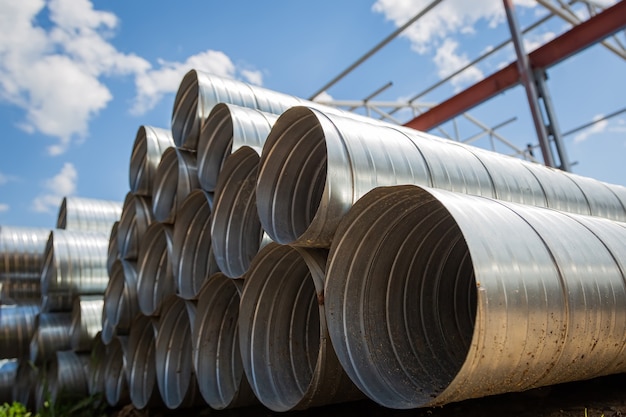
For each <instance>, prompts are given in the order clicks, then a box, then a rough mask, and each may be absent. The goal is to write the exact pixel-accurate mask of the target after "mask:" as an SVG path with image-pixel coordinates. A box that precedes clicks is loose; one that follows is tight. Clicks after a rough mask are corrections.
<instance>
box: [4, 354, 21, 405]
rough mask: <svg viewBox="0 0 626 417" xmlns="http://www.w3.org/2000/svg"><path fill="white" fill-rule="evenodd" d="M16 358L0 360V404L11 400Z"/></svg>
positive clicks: (16, 363)
mask: <svg viewBox="0 0 626 417" xmlns="http://www.w3.org/2000/svg"><path fill="white" fill-rule="evenodd" d="M17 366H18V362H17V359H11V360H7V361H3V360H0V404H4V403H8V404H11V403H12V402H13V386H14V385H15V381H16V376H17Z"/></svg>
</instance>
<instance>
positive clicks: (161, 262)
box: [137, 223, 176, 316]
mask: <svg viewBox="0 0 626 417" xmlns="http://www.w3.org/2000/svg"><path fill="white" fill-rule="evenodd" d="M171 252H172V226H171V225H167V224H162V223H153V224H152V225H150V227H149V228H148V230H147V231H146V234H145V236H144V239H143V241H142V243H141V247H140V248H139V259H138V260H137V267H138V268H139V269H138V274H137V301H138V304H139V310H140V311H141V312H142V313H143V314H145V315H146V316H152V315H159V311H160V309H161V302H162V301H163V300H164V299H165V298H167V297H168V296H169V295H170V294H174V293H175V292H176V284H175V282H174V276H173V275H172V264H171V256H170V253H171Z"/></svg>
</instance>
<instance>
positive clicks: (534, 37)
mask: <svg viewBox="0 0 626 417" xmlns="http://www.w3.org/2000/svg"><path fill="white" fill-rule="evenodd" d="M555 37H556V33H554V32H544V33H538V34H534V33H533V34H529V35H526V36H525V37H524V51H526V53H530V52H532V51H534V50H535V49H537V48H539V47H540V46H542V45H544V44H545V43H547V42H549V41H551V40H552V39H554V38H555Z"/></svg>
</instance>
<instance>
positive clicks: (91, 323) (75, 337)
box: [70, 295, 104, 352]
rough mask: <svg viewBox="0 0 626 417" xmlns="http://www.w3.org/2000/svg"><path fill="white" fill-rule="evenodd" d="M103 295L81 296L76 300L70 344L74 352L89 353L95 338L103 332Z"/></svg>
mask: <svg viewBox="0 0 626 417" xmlns="http://www.w3.org/2000/svg"><path fill="white" fill-rule="evenodd" d="M103 309H104V298H103V296H102V295H80V296H78V297H76V298H74V305H73V307H72V325H71V328H70V344H71V346H72V350H73V351H74V352H89V351H90V350H91V346H92V344H93V338H94V337H96V335H97V334H98V333H100V331H101V330H102V311H103Z"/></svg>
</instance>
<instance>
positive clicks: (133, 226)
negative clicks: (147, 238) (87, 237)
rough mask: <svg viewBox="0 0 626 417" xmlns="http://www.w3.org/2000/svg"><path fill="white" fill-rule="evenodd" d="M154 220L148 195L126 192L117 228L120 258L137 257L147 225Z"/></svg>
mask: <svg viewBox="0 0 626 417" xmlns="http://www.w3.org/2000/svg"><path fill="white" fill-rule="evenodd" d="M153 222H154V215H153V214H152V200H151V199H150V198H149V197H142V196H137V195H134V194H131V193H128V194H126V199H125V200H124V208H123V209H122V217H121V219H120V224H119V226H118V230H117V247H118V251H119V256H120V258H122V259H137V256H138V255H139V245H140V243H141V241H142V240H143V236H144V234H145V233H146V230H148V227H149V226H150V225H151V224H152V223H153Z"/></svg>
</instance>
